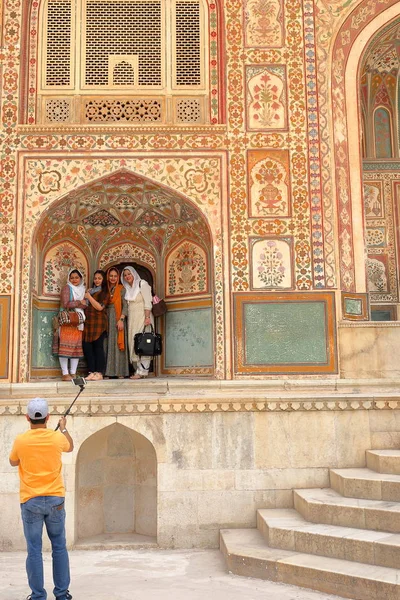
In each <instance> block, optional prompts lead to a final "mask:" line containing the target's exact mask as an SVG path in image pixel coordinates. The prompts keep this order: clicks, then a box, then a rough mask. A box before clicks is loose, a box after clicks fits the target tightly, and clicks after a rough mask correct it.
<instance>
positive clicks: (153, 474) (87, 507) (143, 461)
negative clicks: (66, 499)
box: [76, 423, 157, 541]
mask: <svg viewBox="0 0 400 600" xmlns="http://www.w3.org/2000/svg"><path fill="white" fill-rule="evenodd" d="M76 477H77V486H76V489H77V494H76V502H77V504H76V515H77V540H78V541H82V540H85V539H87V538H92V537H93V536H97V535H101V534H129V533H137V534H141V535H146V536H156V535H157V458H156V453H155V450H154V447H153V445H152V444H151V443H150V442H149V440H147V439H146V438H145V437H144V436H142V435H141V434H139V433H137V432H136V431H133V430H131V429H128V428H127V427H125V426H124V425H121V424H119V423H114V424H113V425H110V426H109V427H106V428H104V429H102V430H100V431H98V432H97V433H95V434H93V435H92V436H91V437H90V438H88V439H87V440H86V441H85V442H84V443H83V444H82V447H81V449H80V451H79V454H78V460H77V475H76Z"/></svg>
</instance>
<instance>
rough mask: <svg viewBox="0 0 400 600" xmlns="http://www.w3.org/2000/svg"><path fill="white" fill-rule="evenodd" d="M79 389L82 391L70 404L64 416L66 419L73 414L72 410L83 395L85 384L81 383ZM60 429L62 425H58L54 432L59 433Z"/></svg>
mask: <svg viewBox="0 0 400 600" xmlns="http://www.w3.org/2000/svg"><path fill="white" fill-rule="evenodd" d="M79 388H80V390H79V392H78V393H77V395H76V396H75V398H74V400H73V402H72V403H71V404H70V406H69V408H67V410H66V411H65V413H64V415H63V416H64V417H67V416H68V415H69V413H70V412H71V408H72V407H73V405H74V404H75V402H76V401H77V400H78V398H79V396H80V394H81V393H82V392H83V390H84V389H85V384H84V383H81V384H80V385H79ZM59 427H60V423H58V425H57V427H56V428H55V430H54V431H57V429H58V428H59Z"/></svg>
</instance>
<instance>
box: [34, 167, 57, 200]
mask: <svg viewBox="0 0 400 600" xmlns="http://www.w3.org/2000/svg"><path fill="white" fill-rule="evenodd" d="M60 181H61V174H60V173H59V172H58V171H44V172H43V173H40V174H39V183H38V190H39V192H41V193H42V194H49V193H50V192H58V191H59V189H60Z"/></svg>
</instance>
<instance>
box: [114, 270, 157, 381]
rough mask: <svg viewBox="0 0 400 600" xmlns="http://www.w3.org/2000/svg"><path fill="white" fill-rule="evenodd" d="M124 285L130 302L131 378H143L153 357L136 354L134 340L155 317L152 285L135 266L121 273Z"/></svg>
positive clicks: (129, 341)
mask: <svg viewBox="0 0 400 600" xmlns="http://www.w3.org/2000/svg"><path fill="white" fill-rule="evenodd" d="M121 283H122V285H123V286H124V288H125V290H126V292H125V300H126V301H127V302H128V346H129V360H130V361H131V363H132V366H133V368H134V370H135V374H134V375H131V379H142V378H143V377H147V375H148V374H149V367H150V362H151V357H149V356H142V357H141V358H139V357H138V356H137V355H136V354H135V350H134V345H133V340H134V337H135V334H136V333H141V332H142V331H143V328H144V326H145V325H153V327H154V318H153V315H152V312H151V308H152V303H151V301H152V294H151V287H150V286H149V284H148V283H147V281H145V280H144V279H141V278H140V276H139V273H138V272H137V271H136V269H134V268H133V267H125V269H124V270H123V271H122V275H121Z"/></svg>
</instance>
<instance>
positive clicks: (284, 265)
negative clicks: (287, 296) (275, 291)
mask: <svg viewBox="0 0 400 600" xmlns="http://www.w3.org/2000/svg"><path fill="white" fill-rule="evenodd" d="M252 263H253V277H252V287H253V289H262V288H290V287H291V285H292V281H291V270H292V268H291V253H290V244H289V243H288V242H286V241H283V240H268V241H266V240H260V241H257V242H255V243H254V244H253V250H252Z"/></svg>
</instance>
